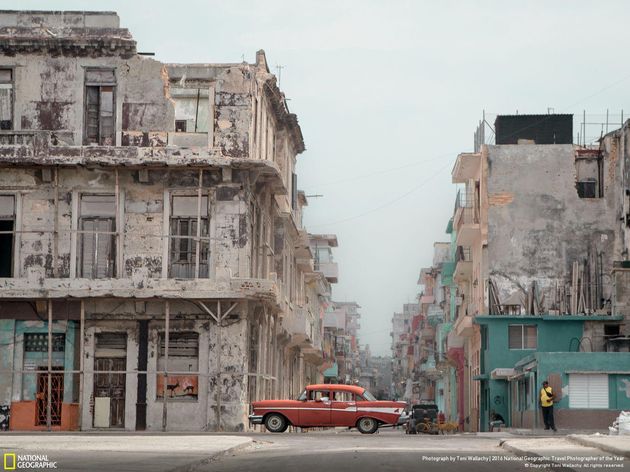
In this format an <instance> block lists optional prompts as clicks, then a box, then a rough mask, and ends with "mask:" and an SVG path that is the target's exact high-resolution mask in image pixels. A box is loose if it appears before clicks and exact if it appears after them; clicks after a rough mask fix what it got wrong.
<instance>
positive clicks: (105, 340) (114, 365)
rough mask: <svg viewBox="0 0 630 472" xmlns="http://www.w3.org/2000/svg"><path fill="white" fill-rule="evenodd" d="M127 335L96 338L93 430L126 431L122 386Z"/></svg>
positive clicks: (99, 335) (123, 383)
mask: <svg viewBox="0 0 630 472" xmlns="http://www.w3.org/2000/svg"><path fill="white" fill-rule="evenodd" d="M126 367H127V335H126V334H125V333H100V334H97V335H96V349H95V353H94V370H95V371H97V373H96V374H95V375H94V418H93V423H94V427H95V428H124V427H125V392H126V388H125V383H126V380H127V375H126V373H125V370H126Z"/></svg>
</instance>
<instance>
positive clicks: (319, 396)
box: [309, 390, 330, 401]
mask: <svg viewBox="0 0 630 472" xmlns="http://www.w3.org/2000/svg"><path fill="white" fill-rule="evenodd" d="M324 399H328V400H330V392H329V391H327V390H311V391H310V395H309V400H312V401H317V400H319V401H323V400H324Z"/></svg>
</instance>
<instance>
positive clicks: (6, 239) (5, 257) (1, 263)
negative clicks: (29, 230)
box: [0, 195, 15, 277]
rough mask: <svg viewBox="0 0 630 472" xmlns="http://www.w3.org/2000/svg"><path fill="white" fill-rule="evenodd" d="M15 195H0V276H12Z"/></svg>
mask: <svg viewBox="0 0 630 472" xmlns="http://www.w3.org/2000/svg"><path fill="white" fill-rule="evenodd" d="M14 231H15V197H14V196H13V195H0V277H13V248H14V237H15V233H14Z"/></svg>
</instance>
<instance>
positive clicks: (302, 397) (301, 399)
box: [297, 390, 306, 402]
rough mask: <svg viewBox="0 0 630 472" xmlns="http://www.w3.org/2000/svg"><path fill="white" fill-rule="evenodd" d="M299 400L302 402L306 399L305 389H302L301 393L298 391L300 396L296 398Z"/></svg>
mask: <svg viewBox="0 0 630 472" xmlns="http://www.w3.org/2000/svg"><path fill="white" fill-rule="evenodd" d="M297 399H298V401H299V402H303V401H305V400H306V390H304V391H302V393H300V396H299V397H298V398H297Z"/></svg>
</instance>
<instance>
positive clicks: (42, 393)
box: [35, 367, 63, 426]
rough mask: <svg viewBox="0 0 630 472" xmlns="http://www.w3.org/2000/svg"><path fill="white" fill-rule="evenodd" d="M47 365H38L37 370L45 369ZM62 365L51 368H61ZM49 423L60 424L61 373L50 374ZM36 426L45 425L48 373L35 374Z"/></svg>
mask: <svg viewBox="0 0 630 472" xmlns="http://www.w3.org/2000/svg"><path fill="white" fill-rule="evenodd" d="M46 369H48V367H39V368H38V370H46ZM61 369H62V367H53V370H61ZM50 386H51V388H50V398H51V402H50V420H51V422H50V424H51V425H52V426H61V404H62V403H63V373H52V374H51V375H50ZM35 398H36V399H37V426H45V425H46V424H47V423H46V419H47V413H48V374H37V393H36V395H35Z"/></svg>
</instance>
